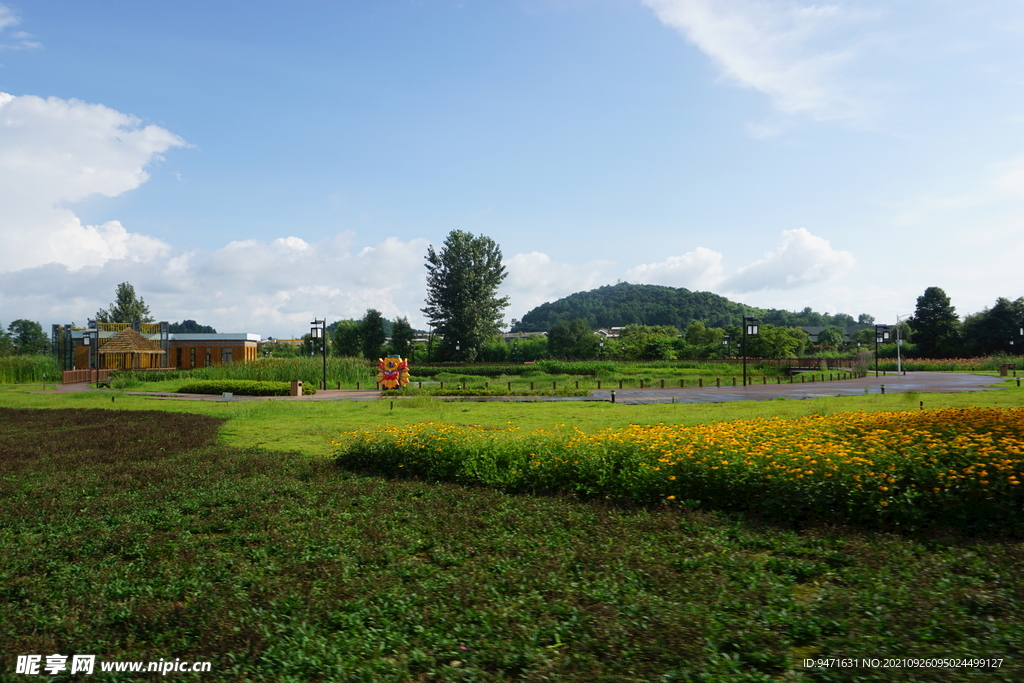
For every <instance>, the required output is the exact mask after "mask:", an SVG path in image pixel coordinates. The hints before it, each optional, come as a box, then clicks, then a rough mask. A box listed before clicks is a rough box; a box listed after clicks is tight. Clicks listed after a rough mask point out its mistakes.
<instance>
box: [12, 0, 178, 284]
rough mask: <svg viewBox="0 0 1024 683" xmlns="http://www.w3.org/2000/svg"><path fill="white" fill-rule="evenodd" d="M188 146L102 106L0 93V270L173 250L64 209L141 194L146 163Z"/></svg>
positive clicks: (146, 255)
mask: <svg viewBox="0 0 1024 683" xmlns="http://www.w3.org/2000/svg"><path fill="white" fill-rule="evenodd" d="M0 16H2V15H0ZM182 145H184V141H183V140H182V139H181V138H179V137H177V136H176V135H174V134H173V133H171V132H169V131H167V130H165V129H163V128H160V127H158V126H153V125H149V126H143V125H142V123H141V121H139V120H138V119H137V118H135V117H133V116H129V115H127V114H122V113H121V112H118V111H115V110H113V109H110V108H108V107H104V106H103V105H99V104H86V103H84V102H80V101H78V100H62V99H59V98H56V97H51V98H48V99H43V98H40V97H35V96H33V95H25V96H19V97H16V96H13V95H9V94H7V93H0V206H2V207H3V209H4V210H3V211H2V212H0V271H10V270H20V269H23V268H28V267H33V266H39V265H43V264H46V263H59V264H63V265H65V266H68V267H69V268H71V269H78V268H82V267H85V266H94V265H102V264H103V263H105V262H107V261H108V260H112V259H130V260H141V261H147V260H151V259H153V258H156V257H158V256H162V255H165V254H166V253H168V251H169V249H170V247H169V245H167V244H166V243H164V242H162V241H160V240H158V239H156V238H153V237H147V236H144V235H138V234H135V233H130V232H128V231H127V230H126V229H125V228H124V226H122V225H121V224H120V223H119V222H117V221H111V222H107V223H104V224H103V225H99V226H93V225H82V223H81V221H80V220H79V219H78V217H77V216H75V214H74V213H73V212H72V211H71V210H69V209H67V208H62V205H64V204H68V203H73V202H76V201H79V200H81V199H84V198H85V197H88V196H90V195H94V194H100V195H106V196H108V197H115V196H117V195H120V194H123V193H124V192H127V191H129V190H132V189H135V188H136V187H138V186H139V185H141V184H142V183H144V182H145V181H146V180H147V179H148V178H149V176H148V174H147V173H146V171H145V168H146V166H148V165H149V164H151V163H153V162H154V161H156V160H159V159H160V153H162V152H164V151H166V150H167V149H170V148H172V147H178V146H182Z"/></svg>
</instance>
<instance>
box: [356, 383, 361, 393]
mask: <svg viewBox="0 0 1024 683" xmlns="http://www.w3.org/2000/svg"><path fill="white" fill-rule="evenodd" d="M361 384H362V382H356V391H359V389H360V385H361Z"/></svg>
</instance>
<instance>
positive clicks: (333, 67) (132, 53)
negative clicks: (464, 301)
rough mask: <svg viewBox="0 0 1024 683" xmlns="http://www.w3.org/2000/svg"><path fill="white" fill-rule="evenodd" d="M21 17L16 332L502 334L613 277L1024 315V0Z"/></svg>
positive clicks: (582, 1) (765, 294) (10, 160)
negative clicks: (365, 319)
mask: <svg viewBox="0 0 1024 683" xmlns="http://www.w3.org/2000/svg"><path fill="white" fill-rule="evenodd" d="M2 1H3V4H0V324H2V325H4V326H6V325H7V324H8V323H9V322H10V321H11V320H13V319H16V318H29V319H32V320H38V321H40V322H42V323H43V324H44V326H46V327H47V329H48V326H49V324H50V323H55V322H60V323H64V322H72V321H73V322H76V323H84V322H85V320H86V318H88V317H90V316H92V315H93V314H94V313H95V311H96V310H97V308H99V307H101V306H106V305H107V304H109V303H110V302H111V300H112V299H113V295H114V289H115V287H116V285H117V283H119V282H123V281H128V282H131V283H132V284H134V285H135V287H136V289H137V290H138V291H139V293H140V294H141V295H142V296H143V297H144V298H145V300H146V302H147V303H148V304H149V305H150V308H151V309H152V311H153V313H154V315H155V316H156V317H157V319H159V320H169V321H172V322H173V321H176V320H183V319H187V318H192V319H195V320H197V321H199V322H200V323H203V324H209V325H213V326H214V327H216V328H217V329H218V330H220V331H247V332H256V333H260V334H262V335H264V336H268V335H270V336H280V337H285V336H291V335H293V334H294V335H301V334H302V333H304V332H306V331H308V327H309V326H308V322H309V321H310V320H311V319H312V317H314V316H315V317H327V318H328V319H329V320H334V319H337V318H342V317H360V316H361V315H362V314H363V312H364V311H365V310H366V309H367V308H369V307H374V308H377V309H379V310H381V311H382V312H383V313H384V314H385V315H386V316H388V317H391V318H393V317H395V316H398V315H405V316H408V317H409V318H410V320H411V321H412V322H413V323H414V325H416V326H420V325H422V324H423V316H422V314H421V313H420V310H419V309H420V308H421V307H422V306H423V305H424V303H423V298H424V289H423V287H424V285H423V282H424V273H425V269H424V267H423V263H424V255H425V253H426V249H427V247H428V245H435V246H439V245H440V244H441V243H442V242H443V240H444V238H445V236H446V235H447V234H448V232H449V231H451V230H453V229H459V230H467V231H470V232H473V233H475V234H484V235H487V236H489V237H491V238H493V239H494V240H495V241H496V242H497V243H498V244H499V245H500V246H501V248H502V252H503V254H504V256H505V263H506V265H507V267H508V271H509V276H508V279H507V280H506V282H505V286H504V292H503V293H505V294H508V295H509V296H510V297H511V301H512V305H511V307H510V308H509V309H508V311H507V319H508V320H510V319H511V318H513V317H516V318H518V317H521V316H522V315H523V314H524V313H525V312H527V311H528V310H529V309H530V308H532V307H533V306H536V305H537V304H540V303H543V302H544V301H549V300H553V299H555V298H558V297H561V296H564V295H566V294H570V293H572V292H575V291H580V290H585V289H591V288H594V287H598V286H601V285H604V284H614V283H615V282H616V281H619V280H622V281H629V282H642V283H651V284H662V285H671V286H675V287H687V288H690V289H696V290H709V291H713V292H716V293H719V294H722V295H725V296H728V297H730V298H731V299H733V300H736V301H742V302H745V303H749V304H752V305H757V306H765V307H773V308H786V309H791V310H793V309H802V308H803V307H805V306H811V307H813V308H814V309H816V310H819V311H829V312H845V313H850V314H852V315H854V316H856V315H857V314H859V313H862V312H866V313H871V314H872V315H875V316H876V317H877V318H879V320H880V321H894V320H895V317H896V316H897V315H899V314H906V313H910V312H912V311H913V309H914V306H915V302H916V298H917V296H919V295H920V294H921V293H922V292H923V291H924V290H925V288H927V287H929V286H939V287H942V288H944V289H945V290H946V292H947V293H948V294H949V295H950V296H951V297H952V299H953V304H954V305H955V306H956V307H957V310H958V312H959V313H961V314H966V313H971V312H975V311H978V310H980V309H982V308H983V307H985V306H990V305H992V303H994V301H995V299H996V297H999V296H1007V297H1012V298H1016V297H1018V296H1021V295H1024V268H1022V267H1021V260H1022V256H1024V230H1022V227H1024V5H1021V3H1020V2H1019V1H1016V0H1013V1H1010V0H1005V1H988V0H974V1H973V2H970V3H965V2H962V1H957V2H954V1H952V0H949V1H947V0H927V1H925V0H898V1H893V0H889V1H887V2H875V1H873V0H863V1H858V2H820V3H811V2H805V1H802V0H792V1H776V0H731V1H730V2H722V1H720V0H378V1H374V2H341V3H328V2H300V3H295V2H290V3H284V2H263V1H260V0H256V1H253V0H249V1H247V2H240V1H230V0H229V1H225V2H216V3H210V2H195V1H190V0H182V1H180V2H173V3H140V2H136V1H131V2H129V1H121V0H107V1H106V2H103V3H82V2H74V1H72V0H45V1H44V0H2Z"/></svg>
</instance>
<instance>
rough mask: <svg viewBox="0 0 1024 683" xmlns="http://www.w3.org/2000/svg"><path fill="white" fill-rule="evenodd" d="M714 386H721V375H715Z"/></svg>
mask: <svg viewBox="0 0 1024 683" xmlns="http://www.w3.org/2000/svg"><path fill="white" fill-rule="evenodd" d="M715 386H719V387H720V386H722V378H721V377H716V378H715Z"/></svg>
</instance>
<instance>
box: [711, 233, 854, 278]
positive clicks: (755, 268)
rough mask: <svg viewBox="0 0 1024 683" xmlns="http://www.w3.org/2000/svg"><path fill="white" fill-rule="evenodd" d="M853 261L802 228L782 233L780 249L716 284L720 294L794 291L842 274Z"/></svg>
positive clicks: (849, 256)
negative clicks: (777, 290) (765, 290)
mask: <svg viewBox="0 0 1024 683" xmlns="http://www.w3.org/2000/svg"><path fill="white" fill-rule="evenodd" d="M855 262H856V259H854V257H853V254H851V253H850V252H848V251H836V250H835V249H833V248H832V245H830V244H829V242H828V240H826V239H823V238H821V237H818V236H817V235H812V234H811V233H810V232H808V231H807V230H806V229H804V228H797V229H795V230H783V231H782V246H781V247H779V249H778V250H776V251H773V252H769V253H767V254H765V257H764V258H763V259H761V260H759V261H755V262H754V263H751V264H750V265H749V266H746V267H744V268H741V269H739V270H738V271H737V272H736V273H735V274H733V275H731V276H729V277H727V278H726V279H724V280H722V281H721V282H720V283H719V284H718V288H719V290H720V291H721V292H735V293H744V292H754V291H758V290H764V289H798V288H800V287H807V286H809V285H815V284H819V283H822V282H825V281H827V280H831V279H832V278H835V277H838V276H840V275H843V274H845V273H846V272H847V271H849V270H850V269H851V268H853V265H854V263H855Z"/></svg>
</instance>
